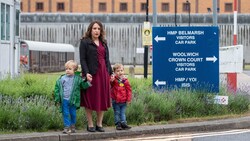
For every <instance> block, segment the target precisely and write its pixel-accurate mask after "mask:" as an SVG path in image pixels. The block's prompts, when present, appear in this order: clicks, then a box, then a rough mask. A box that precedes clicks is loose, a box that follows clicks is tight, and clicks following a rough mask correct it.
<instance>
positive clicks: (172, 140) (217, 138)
mask: <svg viewBox="0 0 250 141" xmlns="http://www.w3.org/2000/svg"><path fill="white" fill-rule="evenodd" d="M120 140H122V141H248V140H250V129H242V130H228V131H217V132H206V133H191V134H187V133H186V134H172V135H152V136H145V137H143V136H141V137H137V138H126V139H125V138H122V139H114V140H110V141H120Z"/></svg>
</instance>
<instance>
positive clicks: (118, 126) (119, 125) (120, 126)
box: [116, 122, 122, 130]
mask: <svg viewBox="0 0 250 141" xmlns="http://www.w3.org/2000/svg"><path fill="white" fill-rule="evenodd" d="M116 130H122V125H121V123H120V122H118V123H117V124H116Z"/></svg>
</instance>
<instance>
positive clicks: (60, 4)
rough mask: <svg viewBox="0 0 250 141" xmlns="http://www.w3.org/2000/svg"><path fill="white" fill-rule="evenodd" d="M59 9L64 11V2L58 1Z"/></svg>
mask: <svg viewBox="0 0 250 141" xmlns="http://www.w3.org/2000/svg"><path fill="white" fill-rule="evenodd" d="M57 11H64V3H63V2H58V3H57Z"/></svg>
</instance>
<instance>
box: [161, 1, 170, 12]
mask: <svg viewBox="0 0 250 141" xmlns="http://www.w3.org/2000/svg"><path fill="white" fill-rule="evenodd" d="M161 11H162V12H169V3H162V4H161Z"/></svg>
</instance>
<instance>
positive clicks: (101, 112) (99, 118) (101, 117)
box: [96, 111, 104, 127]
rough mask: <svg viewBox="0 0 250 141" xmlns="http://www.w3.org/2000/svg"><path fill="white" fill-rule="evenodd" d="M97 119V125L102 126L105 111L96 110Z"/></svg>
mask: <svg viewBox="0 0 250 141" xmlns="http://www.w3.org/2000/svg"><path fill="white" fill-rule="evenodd" d="M96 114H97V119H96V125H97V126H99V127H102V119H103V114H104V112H103V111H96Z"/></svg>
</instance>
